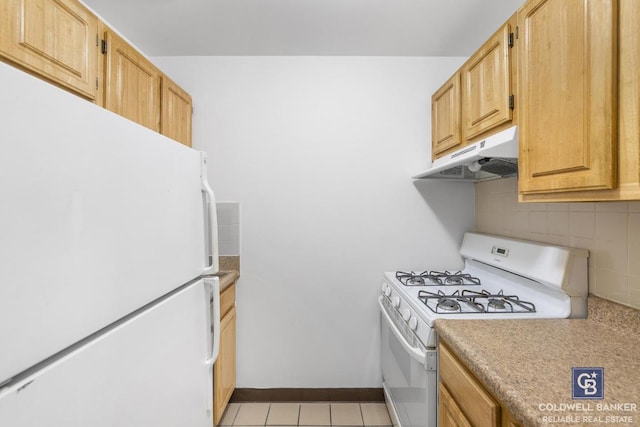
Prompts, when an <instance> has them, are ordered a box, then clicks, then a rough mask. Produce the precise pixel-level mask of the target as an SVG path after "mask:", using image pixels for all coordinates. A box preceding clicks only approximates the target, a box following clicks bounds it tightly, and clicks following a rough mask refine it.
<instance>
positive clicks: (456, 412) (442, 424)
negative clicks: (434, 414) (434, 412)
mask: <svg viewBox="0 0 640 427" xmlns="http://www.w3.org/2000/svg"><path fill="white" fill-rule="evenodd" d="M438 386H439V387H438V390H439V392H440V400H439V401H438V416H439V419H438V426H439V427H471V423H470V422H469V420H467V418H466V417H465V416H464V414H463V413H462V411H461V410H460V408H459V407H458V405H457V404H456V401H455V400H454V399H453V397H451V394H449V391H448V390H447V388H446V387H445V386H444V385H443V384H442V383H440V384H438Z"/></svg>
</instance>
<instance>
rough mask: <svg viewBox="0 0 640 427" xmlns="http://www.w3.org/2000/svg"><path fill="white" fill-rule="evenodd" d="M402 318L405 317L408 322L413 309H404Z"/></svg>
mask: <svg viewBox="0 0 640 427" xmlns="http://www.w3.org/2000/svg"><path fill="white" fill-rule="evenodd" d="M402 318H403V319H404V320H405V321H406V322H408V321H409V319H411V310H409V309H408V308H407V309H404V310H402Z"/></svg>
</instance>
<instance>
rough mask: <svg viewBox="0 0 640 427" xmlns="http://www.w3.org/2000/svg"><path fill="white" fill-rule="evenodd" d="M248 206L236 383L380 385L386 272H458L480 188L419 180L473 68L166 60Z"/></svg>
mask: <svg viewBox="0 0 640 427" xmlns="http://www.w3.org/2000/svg"><path fill="white" fill-rule="evenodd" d="M154 61H155V62H156V63H157V64H158V65H159V66H160V68H162V69H163V70H164V71H165V72H166V73H167V74H169V75H170V76H172V78H174V79H175V80H176V81H177V82H178V83H179V84H180V85H182V86H183V87H184V88H185V89H187V90H188V91H189V92H190V93H191V94H192V95H193V99H194V108H195V113H194V129H193V135H194V147H195V148H198V149H204V150H206V151H207V152H208V153H209V158H210V166H211V169H210V178H211V182H212V183H213V187H214V190H215V191H216V194H217V197H218V199H219V200H227V201H239V202H240V205H241V229H242V241H241V269H242V271H241V275H242V276H241V279H240V283H239V286H238V297H237V301H238V302H237V304H238V305H237V308H238V330H237V334H238V335H237V340H238V378H237V384H238V387H258V388H262V387H264V388H272V387H379V386H380V385H381V378H380V373H379V372H380V366H379V365H380V360H379V334H378V328H379V319H378V312H377V309H376V307H377V306H376V298H377V296H378V293H379V288H380V283H381V276H382V273H383V272H384V271H391V270H397V269H415V270H423V269H426V268H429V267H430V266H432V267H433V266H435V267H443V266H450V267H451V268H453V267H457V266H459V263H460V260H459V258H458V256H457V249H458V245H459V243H460V241H461V237H462V232H463V231H465V230H471V229H472V228H473V224H474V222H473V221H474V197H473V186H472V185H470V184H464V183H442V182H437V183H434V182H422V181H421V182H418V183H416V184H414V182H413V181H412V180H411V175H413V174H416V173H418V172H421V171H422V170H423V169H424V168H425V167H426V166H427V164H428V159H429V158H430V148H429V144H430V142H429V141H430V99H431V94H432V93H433V92H434V90H435V89H436V88H437V87H438V86H439V85H440V84H441V83H442V82H444V81H445V80H446V78H447V77H448V76H449V75H450V74H451V73H452V72H453V71H454V70H455V69H456V68H457V67H458V66H459V65H460V64H461V63H462V61H463V58H391V57H389V58H378V57H376V58H372V57H165V58H155V59H154Z"/></svg>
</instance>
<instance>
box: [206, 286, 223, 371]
mask: <svg viewBox="0 0 640 427" xmlns="http://www.w3.org/2000/svg"><path fill="white" fill-rule="evenodd" d="M202 280H203V281H204V283H205V285H206V286H207V289H208V290H209V291H208V295H209V297H208V298H209V301H210V305H209V308H208V310H207V317H208V320H209V322H208V326H207V327H208V328H209V329H208V332H207V333H208V334H209V335H208V337H210V339H209V340H207V342H210V343H211V346H210V348H209V349H208V351H209V353H208V354H207V359H206V360H205V361H204V364H205V365H207V366H212V365H213V363H214V362H215V361H216V359H217V358H218V353H220V279H219V278H218V277H205V278H203V279H202Z"/></svg>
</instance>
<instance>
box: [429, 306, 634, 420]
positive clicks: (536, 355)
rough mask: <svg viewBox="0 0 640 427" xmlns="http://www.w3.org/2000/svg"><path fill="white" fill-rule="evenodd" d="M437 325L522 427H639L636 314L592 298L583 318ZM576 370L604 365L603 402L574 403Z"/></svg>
mask: <svg viewBox="0 0 640 427" xmlns="http://www.w3.org/2000/svg"><path fill="white" fill-rule="evenodd" d="M435 328H436V331H437V332H438V334H439V336H440V338H441V339H442V340H444V341H446V342H447V343H448V344H449V346H450V347H451V349H452V350H453V351H454V352H455V353H456V355H457V356H458V357H459V358H460V360H462V361H463V362H464V363H465V364H466V365H467V367H468V368H469V369H470V370H471V371H472V372H473V373H474V374H475V376H476V377H477V378H478V379H479V380H480V381H481V382H482V383H483V384H484V385H485V387H486V388H487V390H488V391H489V392H491V393H492V394H493V395H494V396H495V397H496V398H497V399H498V400H499V401H500V402H501V403H502V404H503V405H504V406H505V407H506V408H507V409H509V410H510V411H511V413H513V415H514V416H515V417H516V418H517V419H519V420H520V421H521V422H522V423H523V425H524V426H525V427H526V426H568V425H575V426H578V425H579V426H589V425H593V426H596V425H598V426H602V425H620V426H624V425H629V426H630V425H636V426H640V310H634V309H631V308H628V307H625V306H622V305H619V304H615V303H612V302H609V301H606V300H603V299H600V298H597V297H589V317H588V318H587V319H562V320H450V319H444V320H442V319H441V320H436V322H435ZM574 367H575V368H578V367H588V368H592V367H602V368H604V399H602V400H573V399H572V390H571V388H572V368H574ZM616 417H620V418H616Z"/></svg>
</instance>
